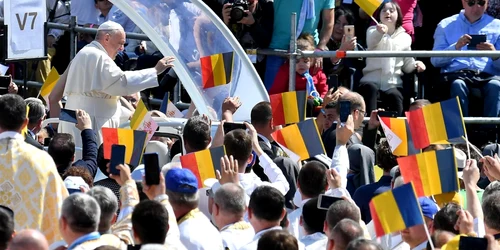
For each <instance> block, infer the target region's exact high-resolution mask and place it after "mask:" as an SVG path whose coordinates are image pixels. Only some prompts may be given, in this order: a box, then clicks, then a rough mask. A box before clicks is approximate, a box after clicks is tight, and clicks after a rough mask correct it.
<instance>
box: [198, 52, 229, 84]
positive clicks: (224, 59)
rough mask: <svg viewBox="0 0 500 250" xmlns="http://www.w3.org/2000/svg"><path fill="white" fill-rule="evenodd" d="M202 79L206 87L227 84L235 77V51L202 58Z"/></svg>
mask: <svg viewBox="0 0 500 250" xmlns="http://www.w3.org/2000/svg"><path fill="white" fill-rule="evenodd" d="M200 62H201V80H202V84H203V88H204V89H208V88H213V87H217V86H221V85H225V84H228V83H230V82H231V79H232V77H233V64H234V52H227V53H221V54H215V55H211V56H205V57H202V58H200Z"/></svg>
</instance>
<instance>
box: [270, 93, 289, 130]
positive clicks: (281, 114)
mask: <svg viewBox="0 0 500 250" xmlns="http://www.w3.org/2000/svg"><path fill="white" fill-rule="evenodd" d="M269 98H270V101H271V109H272V113H273V123H274V124H278V125H280V124H286V122H285V110H284V107H283V95H282V94H278V95H270V96H269Z"/></svg>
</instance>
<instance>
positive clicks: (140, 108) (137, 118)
mask: <svg viewBox="0 0 500 250" xmlns="http://www.w3.org/2000/svg"><path fill="white" fill-rule="evenodd" d="M147 113H148V109H147V108H146V105H145V104H144V102H143V101H142V98H141V100H140V101H139V103H138V104H137V108H135V112H134V114H133V115H132V118H131V119H130V128H131V129H133V130H136V129H137V128H139V126H140V125H141V124H142V123H143V122H144V118H146V114H147Z"/></svg>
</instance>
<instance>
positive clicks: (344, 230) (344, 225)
mask: <svg viewBox="0 0 500 250" xmlns="http://www.w3.org/2000/svg"><path fill="white" fill-rule="evenodd" d="M363 235H364V231H363V228H362V227H361V226H360V225H359V223H358V222H357V221H353V220H351V219H343V220H341V221H339V223H337V225H336V226H335V227H334V228H333V230H332V232H330V235H329V238H330V239H332V240H334V242H335V247H336V248H338V249H345V248H346V247H347V245H348V244H349V242H351V241H353V240H355V239H357V238H360V237H363Z"/></svg>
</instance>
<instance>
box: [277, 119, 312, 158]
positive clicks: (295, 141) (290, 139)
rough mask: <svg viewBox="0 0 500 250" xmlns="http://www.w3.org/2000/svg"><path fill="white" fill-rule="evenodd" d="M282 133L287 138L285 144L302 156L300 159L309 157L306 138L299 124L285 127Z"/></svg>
mask: <svg viewBox="0 0 500 250" xmlns="http://www.w3.org/2000/svg"><path fill="white" fill-rule="evenodd" d="M281 134H282V135H283V138H284V140H285V145H286V147H287V148H288V149H290V150H291V151H292V152H294V153H295V154H297V155H299V156H300V159H308V158H309V152H308V151H307V147H306V144H305V143H304V138H302V134H301V133H300V130H299V127H298V126H297V125H292V126H288V127H285V128H283V129H282V130H281Z"/></svg>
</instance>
